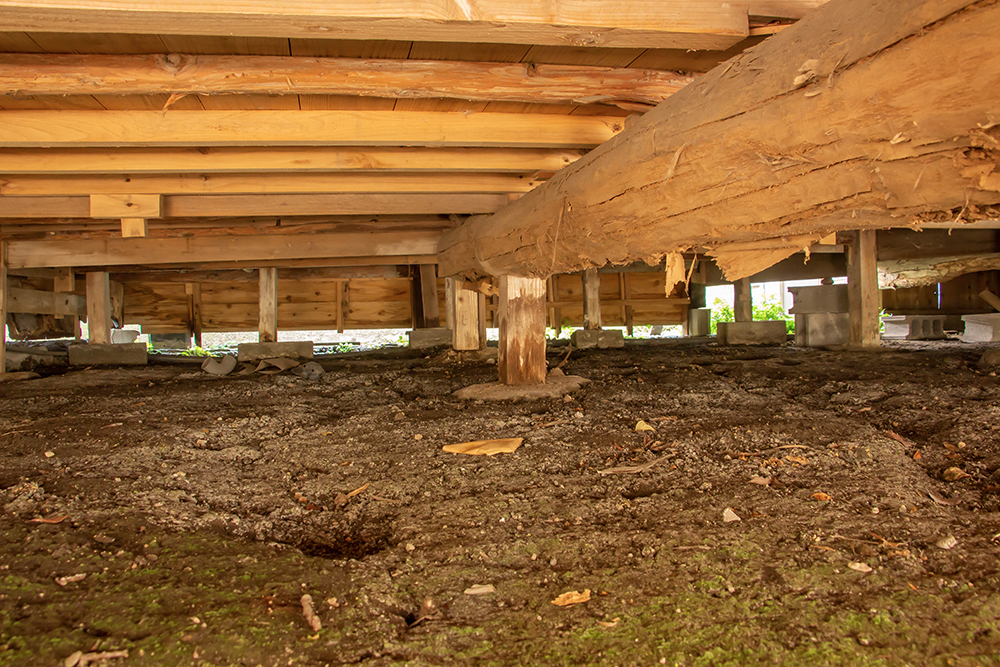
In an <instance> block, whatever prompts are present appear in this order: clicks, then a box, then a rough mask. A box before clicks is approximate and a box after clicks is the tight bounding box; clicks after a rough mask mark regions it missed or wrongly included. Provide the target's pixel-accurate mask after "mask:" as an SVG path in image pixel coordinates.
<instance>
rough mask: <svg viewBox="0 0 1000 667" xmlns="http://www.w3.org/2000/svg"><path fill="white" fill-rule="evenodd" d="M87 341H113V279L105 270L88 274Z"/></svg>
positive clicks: (103, 342)
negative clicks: (111, 279)
mask: <svg viewBox="0 0 1000 667" xmlns="http://www.w3.org/2000/svg"><path fill="white" fill-rule="evenodd" d="M87 331H88V334H87V341H88V342H90V343H99V344H107V343H110V342H111V281H110V279H109V277H108V274H107V273H105V272H103V271H102V272H93V273H88V274H87Z"/></svg>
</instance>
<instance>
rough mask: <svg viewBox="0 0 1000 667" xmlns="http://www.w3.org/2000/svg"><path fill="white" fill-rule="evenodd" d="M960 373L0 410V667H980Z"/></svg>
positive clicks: (732, 367)
mask: <svg viewBox="0 0 1000 667" xmlns="http://www.w3.org/2000/svg"><path fill="white" fill-rule="evenodd" d="M982 352H983V348H977V347H974V346H970V345H962V344H960V343H957V342H948V343H941V344H936V345H929V344H926V345H920V344H898V345H895V346H893V347H885V348H882V349H881V350H878V351H875V352H844V351H829V350H803V349H797V348H792V347H780V348H743V349H737V348H719V347H716V346H715V345H685V344H682V343H677V342H673V343H669V342H664V343H657V344H646V345H637V346H631V347H629V348H628V349H626V350H625V351H594V352H573V353H572V354H571V356H570V357H569V361H568V362H567V364H566V366H565V369H564V370H566V371H567V372H569V373H574V374H578V375H582V376H584V377H587V378H590V379H591V380H592V383H591V384H589V385H587V386H586V387H585V388H583V389H582V390H580V391H578V392H575V393H574V394H573V395H572V397H571V398H568V399H566V400H563V399H546V400H541V401H535V402H510V403H501V404H490V403H482V402H462V401H459V400H456V399H454V398H452V397H451V392H453V391H455V390H456V389H459V388H461V387H464V386H466V385H469V384H472V383H478V382H486V381H490V380H493V379H495V377H496V366H495V364H494V363H491V362H490V361H488V360H475V359H468V358H462V357H459V356H457V355H454V354H438V356H437V357H435V358H426V357H423V356H416V355H410V356H407V355H405V354H404V355H400V354H396V355H395V356H392V355H385V354H381V355H380V354H378V353H373V354H371V355H369V356H365V357H357V358H351V359H332V360H325V361H324V362H323V366H324V367H325V369H326V371H327V373H326V374H325V375H324V376H322V377H321V378H319V379H316V380H307V379H304V378H301V377H296V376H293V375H286V374H282V375H276V376H250V377H226V378H218V377H214V376H210V375H208V374H205V373H202V372H201V371H200V370H199V369H198V367H197V366H190V365H170V366H150V367H148V368H144V369H140V370H136V369H87V370H73V371H70V372H64V373H62V374H56V375H52V376H50V377H43V378H41V379H36V380H29V381H22V382H14V383H6V384H2V385H0V508H2V510H3V513H2V518H0V531H2V533H0V664H2V665H32V666H35V665H51V666H53V667H55V666H57V665H64V664H68V663H66V662H64V661H65V660H66V659H67V658H68V657H70V658H75V657H77V656H74V653H75V652H77V651H81V652H83V653H100V652H108V651H127V653H128V657H127V658H124V657H123V658H109V659H107V662H106V664H108V665H112V666H113V667H118V666H121V667H126V666H127V667H138V666H142V665H202V666H209V665H219V666H221V665H245V666H253V665H262V666H271V665H303V666H310V665H342V664H365V665H389V664H408V665H442V664H453V665H582V664H594V665H660V664H667V665H769V664H782V665H995V664H1000V577H998V558H997V556H998V549H1000V514H998V509H1000V495H998V494H1000V432H998V431H1000V383H998V378H997V376H996V375H995V374H994V373H992V372H990V371H989V370H980V369H979V368H978V367H977V362H978V361H979V358H980V356H981V354H982ZM563 356H564V348H560V349H553V350H551V354H550V357H549V359H550V364H553V365H554V364H556V363H558V362H559V361H560V360H561V359H562V357H563ZM639 420H643V421H644V422H646V423H647V424H649V425H650V426H651V427H652V428H653V430H652V431H636V425H637V422H639ZM492 438H524V442H523V444H522V445H521V447H520V448H519V449H517V450H516V451H515V452H513V453H509V454H498V455H496V456H494V457H492V458H487V457H483V456H470V455H465V454H452V453H448V452H444V451H442V446H444V445H449V444H455V443H460V442H463V441H469V440H482V439H492ZM640 466H641V468H640V469H637V467H640ZM622 468H624V469H625V470H621V469H622ZM630 468H631V470H630ZM951 469H955V470H951ZM956 477H957V478H956ZM352 492H353V495H351V494H352ZM61 517H65V518H64V519H63V520H61V521H59V522H58V523H57V522H55V521H57V520H58V519H60V518H61ZM735 517H738V518H739V520H735V519H734V518H735ZM39 518H44V519H48V520H51V521H53V522H52V523H45V522H38V521H35V520H36V519H39ZM727 519H728V520H727ZM483 587H486V588H483ZM489 587H492V588H489ZM573 591H576V592H579V593H581V594H583V593H584V591H589V598H590V599H589V600H588V601H584V602H579V603H577V604H571V605H568V606H557V605H555V604H553V601H554V600H556V599H557V598H559V596H561V595H563V594H565V593H569V592H573ZM305 594H308V595H309V596H311V598H312V601H313V606H314V608H315V612H316V614H317V616H318V618H319V620H320V622H321V623H322V628H321V629H319V630H315V629H313V628H312V627H310V625H309V624H308V623H307V620H306V618H305V615H304V613H303V607H302V597H303V595H305ZM577 597H578V598H579V597H586V595H585V594H584V595H581V596H577ZM88 659H89V656H84V658H83V662H87V660H88ZM70 662H73V661H72V660H70ZM91 664H98V663H91Z"/></svg>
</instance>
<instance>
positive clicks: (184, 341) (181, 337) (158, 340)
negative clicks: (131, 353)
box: [149, 333, 191, 350]
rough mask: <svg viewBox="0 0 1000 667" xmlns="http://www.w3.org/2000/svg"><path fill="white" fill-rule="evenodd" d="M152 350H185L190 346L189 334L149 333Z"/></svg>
mask: <svg viewBox="0 0 1000 667" xmlns="http://www.w3.org/2000/svg"><path fill="white" fill-rule="evenodd" d="M149 342H150V344H151V345H152V346H153V349H154V350H186V349H188V348H189V347H191V336H189V335H188V334H186V333H164V334H149Z"/></svg>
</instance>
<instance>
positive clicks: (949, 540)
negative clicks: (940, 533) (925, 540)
mask: <svg viewBox="0 0 1000 667" xmlns="http://www.w3.org/2000/svg"><path fill="white" fill-rule="evenodd" d="M934 546H936V547H937V548H938V549H953V548H955V547H956V546H958V540H956V539H955V536H954V535H945V536H944V537H942V538H941V539H940V540H938V541H937V542H935V543H934Z"/></svg>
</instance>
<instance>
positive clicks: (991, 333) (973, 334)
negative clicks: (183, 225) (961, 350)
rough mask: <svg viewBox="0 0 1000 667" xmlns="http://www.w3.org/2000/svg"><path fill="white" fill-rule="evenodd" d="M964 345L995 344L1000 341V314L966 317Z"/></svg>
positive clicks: (963, 318) (964, 319)
mask: <svg viewBox="0 0 1000 667" xmlns="http://www.w3.org/2000/svg"><path fill="white" fill-rule="evenodd" d="M962 320H963V321H964V322H965V333H964V334H962V342H963V343H993V342H996V341H1000V313H984V314H977V315H964V316H962Z"/></svg>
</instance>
